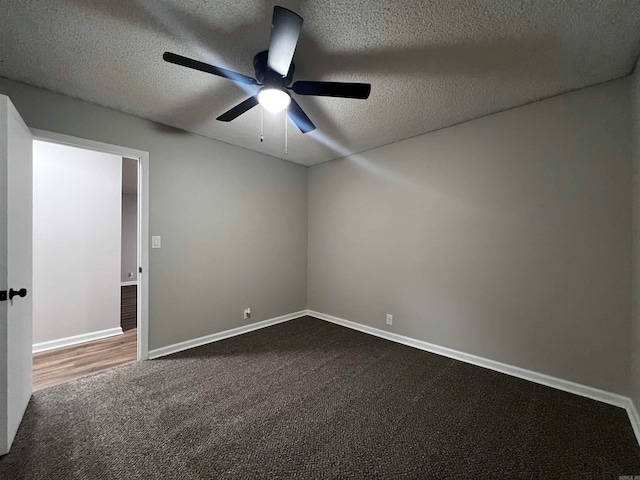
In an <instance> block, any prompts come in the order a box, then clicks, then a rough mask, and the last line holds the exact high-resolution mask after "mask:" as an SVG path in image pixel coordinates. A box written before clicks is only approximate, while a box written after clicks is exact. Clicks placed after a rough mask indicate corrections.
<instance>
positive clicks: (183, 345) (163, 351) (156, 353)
mask: <svg viewBox="0 0 640 480" xmlns="http://www.w3.org/2000/svg"><path fill="white" fill-rule="evenodd" d="M305 315H307V310H302V311H300V312H295V313H289V314H288V315H282V316H280V317H275V318H270V319H268V320H263V321H262V322H257V323H252V324H250V325H244V326H242V327H238V328H232V329H231V330H225V331H223V332H219V333H213V334H211V335H206V336H204V337H200V338H194V339H193V340H187V341H185V342H180V343H175V344H173V345H168V346H166V347H161V348H156V349H154V350H150V351H149V358H150V359H154V358H159V357H164V356H165V355H171V354H172V353H177V352H182V351H183V350H188V349H190V348H194V347H199V346H201V345H206V344H208V343H213V342H217V341H219V340H224V339H225V338H230V337H235V336H237V335H242V334H243V333H248V332H252V331H253V330H258V329H260V328H265V327H270V326H271V325H275V324H277V323H282V322H288V321H289V320H293V319H295V318H300V317H304V316H305Z"/></svg>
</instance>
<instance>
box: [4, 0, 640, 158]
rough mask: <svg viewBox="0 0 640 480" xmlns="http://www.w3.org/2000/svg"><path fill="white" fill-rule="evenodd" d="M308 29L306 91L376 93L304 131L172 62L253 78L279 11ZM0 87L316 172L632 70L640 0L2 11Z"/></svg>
mask: <svg viewBox="0 0 640 480" xmlns="http://www.w3.org/2000/svg"><path fill="white" fill-rule="evenodd" d="M275 4H278V5H282V6H285V7H288V8H290V9H292V10H294V11H296V12H297V13H299V14H300V15H301V16H302V17H303V18H304V25H303V29H302V36H301V39H300V42H299V44H298V48H297V50H296V54H295V57H294V62H295V64H296V73H295V76H294V80H333V81H359V82H369V83H371V84H372V93H371V96H370V98H369V100H365V101H363V100H349V99H338V98H317V97H315V98H314V97H301V96H297V97H296V98H297V99H298V102H299V103H300V105H301V106H302V107H303V108H304V109H305V111H306V112H307V114H308V115H309V117H311V119H312V121H313V122H314V123H315V124H316V125H317V127H318V129H317V131H316V132H314V133H311V134H306V135H303V134H302V133H300V132H299V131H298V130H297V129H296V127H295V126H294V125H293V124H291V123H290V124H289V129H288V131H289V153H288V155H285V153H284V114H283V113H280V114H277V115H273V114H269V113H267V112H265V141H264V142H263V143H260V141H259V135H260V108H254V109H253V110H251V111H249V112H248V113H246V114H244V115H242V116H241V117H239V118H238V119H236V120H235V121H233V122H231V123H223V122H218V121H216V120H215V118H216V117H217V116H218V115H220V114H221V113H223V112H224V111H226V110H227V109H229V108H230V107H232V106H234V105H235V104H237V103H239V102H240V101H242V100H244V99H245V98H247V97H248V96H249V94H248V93H247V92H245V91H243V90H242V89H241V88H240V87H239V86H238V85H237V84H234V83H233V82H231V81H229V80H226V79H223V78H220V77H215V76H212V75H208V74H205V73H201V72H197V71H194V70H189V69H186V68H183V67H179V66H176V65H172V64H168V63H165V62H164V61H163V60H162V53H163V52H164V51H165V50H168V51H172V52H174V53H178V54H181V55H185V56H189V57H192V58H196V59H199V60H202V61H205V62H208V63H213V64H216V65H218V66H222V67H225V68H230V69H233V70H236V71H238V72H240V73H243V74H246V75H250V76H254V72H253V67H252V60H253V56H254V55H255V54H256V53H257V52H259V51H260V50H264V49H266V48H267V46H268V42H269V34H270V24H271V15H272V9H273V5H275ZM0 8H1V11H2V15H1V16H0V39H1V41H0V76H3V77H7V78H10V79H14V80H18V81H22V82H26V83H29V84H33V85H37V86H40V87H44V88H47V89H50V90H53V91H56V92H61V93H64V94H66V95H69V96H72V97H78V98H81V99H84V100H88V101H91V102H95V103H97V104H100V105H104V106H107V107H111V108H115V109H117V110H121V111H124V112H127V113H131V114H134V115H139V116H141V117H145V118H149V119H152V120H155V121H157V122H160V123H163V124H167V125H171V126H174V127H178V128H180V129H184V130H188V131H191V132H194V133H199V134H201V135H204V136H207V137H210V138H214V139H217V140H221V141H224V142H228V143H231V144H234V145H238V146H241V147H245V148H248V149H251V150H256V151H259V152H263V153H266V154H269V155H273V156H275V157H279V158H284V159H287V160H290V161H293V162H297V163H301V164H303V165H312V164H316V163H319V162H323V161H326V160H330V159H333V158H338V157H342V156H345V155H346V154H348V153H354V152H361V151H365V150H369V149H371V148H374V147H377V146H380V145H384V144H388V143H391V142H395V141H398V140H401V139H404V138H408V137H412V136H415V135H419V134H422V133H425V132H429V131H432V130H436V129H439V128H443V127H446V126H449V125H453V124H456V123H459V122H462V121H466V120H470V119H473V118H477V117H480V116H483V115H487V114H489V113H493V112H497V111H500V110H504V109H508V108H511V107H514V106H517V105H522V104H525V103H528V102H531V101H534V100H538V99H541V98H545V97H549V96H552V95H556V94H558V93H562V92H566V91H569V90H573V89H577V88H581V87H585V86H588V85H593V84H596V83H600V82H604V81H607V80H610V79H613V78H618V77H621V76H624V75H627V74H629V73H630V72H631V71H632V69H633V65H634V63H635V60H636V58H637V56H638V52H640V2H638V1H637V0H583V1H578V0H574V1H570V0H538V1H533V0H433V1H416V0H383V1H371V0H334V1H288V0H282V1H279V2H273V1H261V2H256V1H250V0H171V1H169V0H165V1H159V0H47V1H44V0H20V1H15V0H0Z"/></svg>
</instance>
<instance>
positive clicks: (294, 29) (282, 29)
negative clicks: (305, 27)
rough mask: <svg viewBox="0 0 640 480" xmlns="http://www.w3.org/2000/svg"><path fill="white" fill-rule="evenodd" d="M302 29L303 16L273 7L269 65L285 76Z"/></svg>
mask: <svg viewBox="0 0 640 480" xmlns="http://www.w3.org/2000/svg"><path fill="white" fill-rule="evenodd" d="M301 29H302V17H301V16H300V15H298V14H297V13H294V12H292V11H291V10H288V9H286V8H283V7H278V6H276V7H274V8H273V20H272V21H271V41H270V42H269V57H268V59H267V66H268V67H269V68H270V69H271V70H273V71H275V72H278V73H279V74H280V75H282V76H283V77H286V76H287V73H289V67H290V66H291V60H293V54H294V52H295V51H296V45H297V43H298V37H300V30H301Z"/></svg>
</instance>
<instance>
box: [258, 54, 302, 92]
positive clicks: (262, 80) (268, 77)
mask: <svg viewBox="0 0 640 480" xmlns="http://www.w3.org/2000/svg"><path fill="white" fill-rule="evenodd" d="M268 58H269V52H268V51H267V50H264V51H262V52H260V53H258V54H257V55H256V56H255V57H253V68H254V69H255V71H256V80H258V83H259V84H260V85H265V86H268V87H272V88H282V89H284V88H286V87H287V85H289V84H290V83H291V82H292V80H293V72H294V71H295V64H294V63H293V62H291V66H290V67H289V71H288V72H287V76H286V77H283V76H282V75H280V74H279V73H278V72H275V71H273V70H271V69H270V68H269V67H268V66H267V60H268Z"/></svg>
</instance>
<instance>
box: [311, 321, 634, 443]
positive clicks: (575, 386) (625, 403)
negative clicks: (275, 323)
mask: <svg viewBox="0 0 640 480" xmlns="http://www.w3.org/2000/svg"><path fill="white" fill-rule="evenodd" d="M306 314H307V315H309V316H311V317H315V318H319V319H320V320H325V321H327V322H331V323H335V324H337V325H342V326H343V327H347V328H351V329H353V330H358V331H360V332H364V333H368V334H369V335H374V336H376V337H380V338H385V339H387V340H391V341H392V342H397V343H402V344H403V345H408V346H410V347H414V348H418V349H420V350H425V351H427V352H431V353H436V354H438V355H442V356H444V357H448V358H453V359H455V360H460V361H462V362H465V363H470V364H472V365H477V366H479V367H484V368H488V369H490V370H495V371H497V372H501V373H506V374H507V375H511V376H514V377H518V378H522V379H524V380H529V381H530V382H535V383H539V384H541V385H546V386H548V387H552V388H556V389H558V390H563V391H565V392H569V393H574V394H576V395H580V396H582V397H587V398H591V399H593V400H598V401H600V402H604V403H608V404H609V405H614V406H616V407H621V408H624V409H625V410H626V411H627V415H628V416H629V421H630V422H631V426H632V427H633V431H634V432H635V434H636V439H637V441H638V444H639V445H640V416H638V411H637V410H636V408H635V406H634V405H633V402H632V401H631V399H630V398H629V397H625V396H622V395H618V394H616V393H611V392H607V391H605V390H600V389H598V388H594V387H588V386H586V385H581V384H579V383H575V382H571V381H569V380H563V379H561V378H556V377H552V376H550V375H545V374H543V373H538V372H533V371H531V370H526V369H524V368H520V367H514V366H513V365H508V364H506V363H502V362H497V361H495V360H490V359H488V358H483V357H478V356H476V355H471V354H469V353H464V352H460V351H458V350H453V349H451V348H447V347H441V346H439V345H434V344H432V343H428V342H423V341H422V340H416V339H414V338H410V337H405V336H403V335H398V334H397V333H392V332H387V331H385V330H380V329H378V328H374V327H369V326H367V325H362V324H360V323H356V322H351V321H349V320H345V319H343V318H338V317H334V316H332V315H326V314H324V313H320V312H316V311H313V310H307V312H306Z"/></svg>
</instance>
